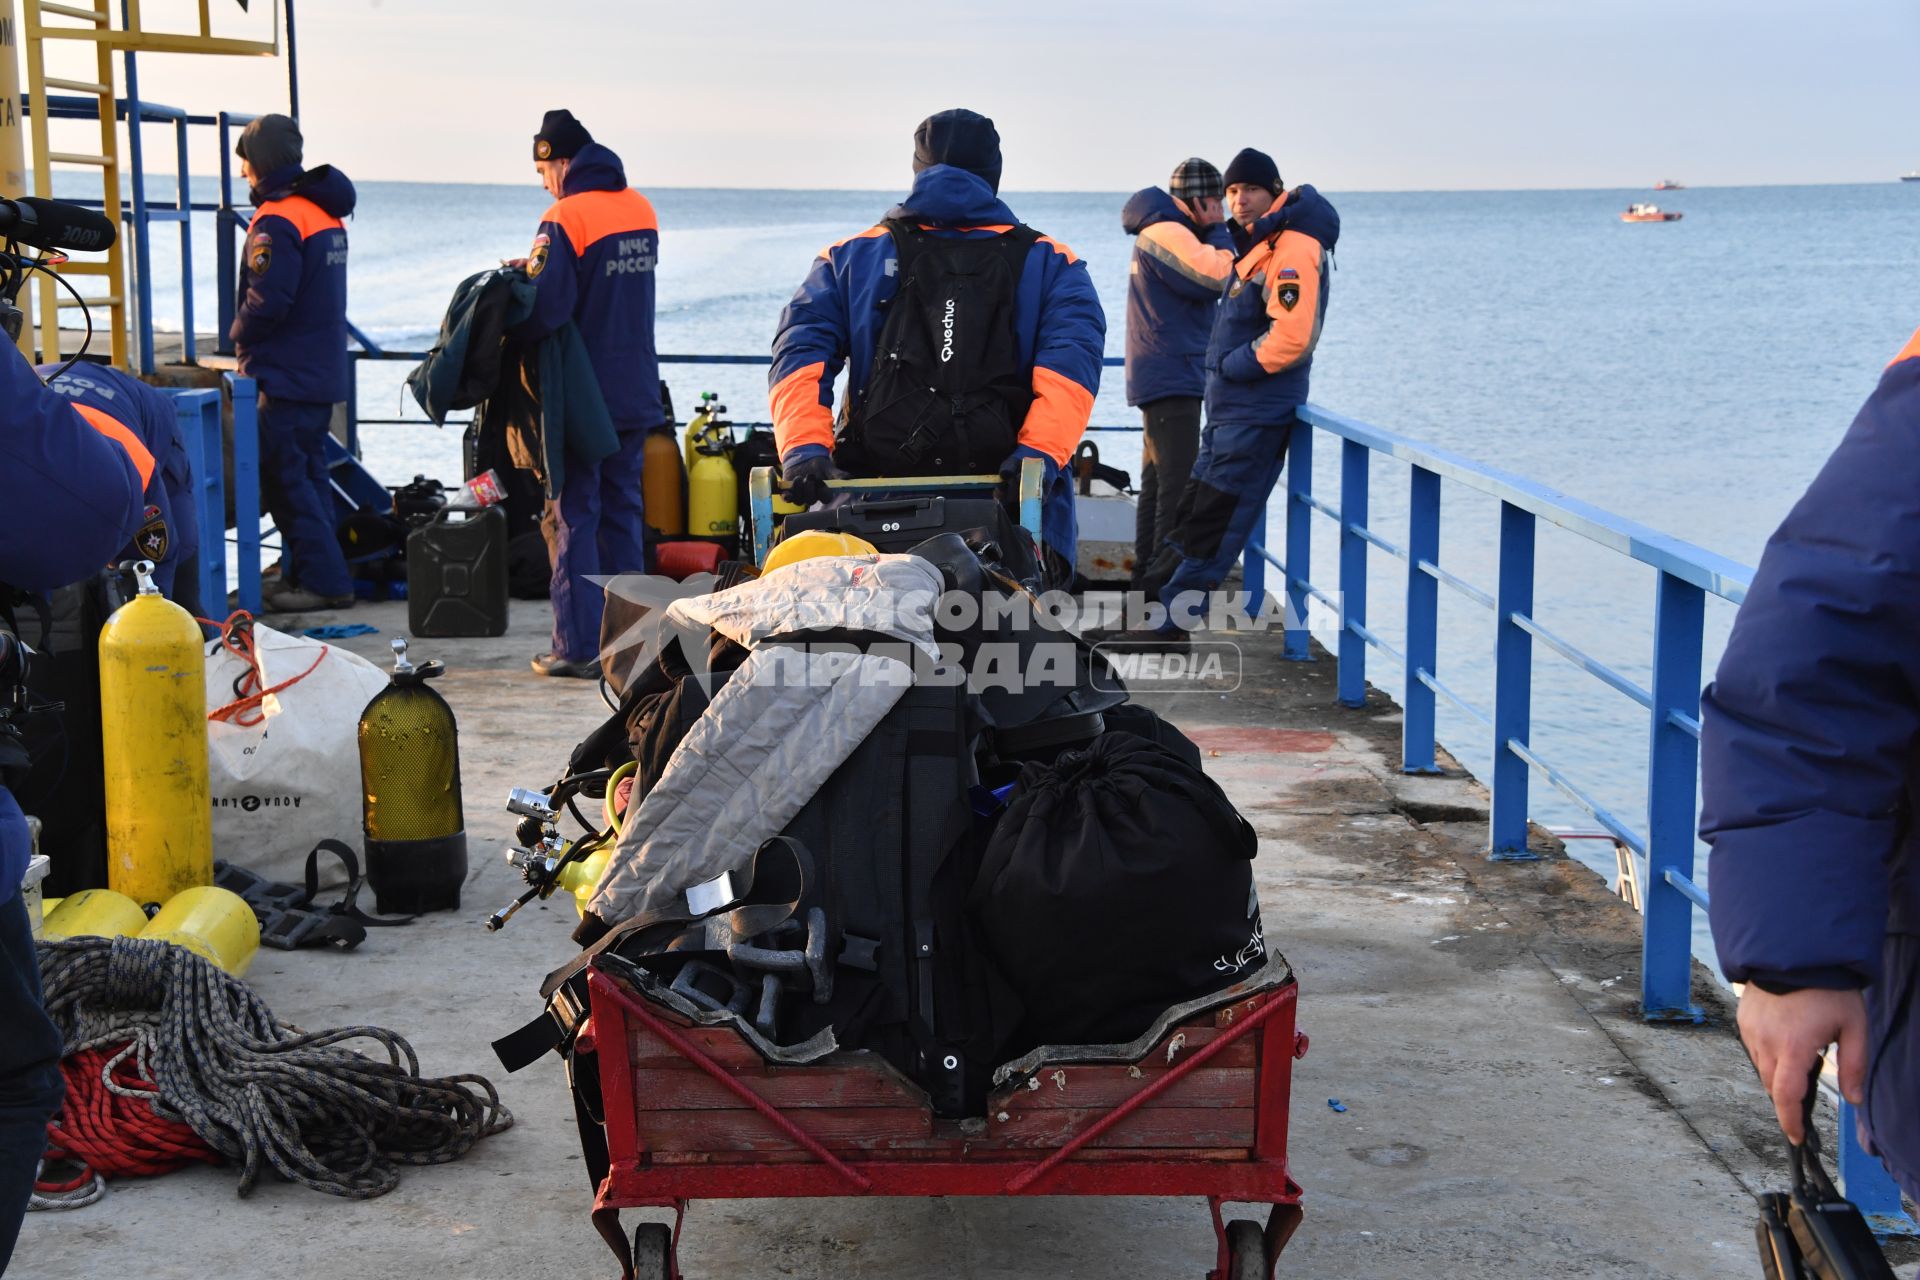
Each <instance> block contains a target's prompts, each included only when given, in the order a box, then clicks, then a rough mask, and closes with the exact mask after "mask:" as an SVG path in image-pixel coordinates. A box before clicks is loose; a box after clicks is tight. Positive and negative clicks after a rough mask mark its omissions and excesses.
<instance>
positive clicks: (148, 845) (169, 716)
mask: <svg viewBox="0 0 1920 1280" xmlns="http://www.w3.org/2000/svg"><path fill="white" fill-rule="evenodd" d="M141 566H142V568H141V571H140V577H141V582H140V594H139V595H137V596H135V597H134V598H133V599H131V600H129V601H128V602H127V603H126V604H124V605H121V606H120V608H119V609H117V610H115V611H114V614H113V616H112V617H111V618H109V619H107V625H106V626H105V627H103V628H102V629H101V631H100V729H101V751H102V755H103V757H104V775H105V782H106V799H107V884H108V885H109V886H111V887H112V888H113V889H115V890H117V891H119V892H121V893H124V894H126V895H127V896H128V897H130V898H132V899H133V900H134V901H135V902H140V903H148V902H160V903H164V902H166V901H167V900H168V899H169V898H171V897H173V895H174V894H176V893H179V892H180V891H181V890H183V889H191V888H194V887H196V886H199V885H210V884H212V883H213V802H212V792H211V789H210V788H209V786H208V782H207V694H206V655H205V653H204V651H203V650H202V649H201V640H200V628H199V627H198V626H197V625H195V623H194V621H193V616H192V615H191V614H189V613H188V612H187V611H186V610H185V609H182V608H181V607H180V606H179V605H177V604H175V603H173V602H172V601H171V600H168V599H167V598H166V597H165V596H163V595H161V594H160V592H159V590H158V589H157V588H155V587H154V585H153V582H152V580H151V579H150V578H148V577H147V576H146V575H147V574H148V573H151V572H152V570H153V566H152V565H151V564H150V563H148V562H146V561H142V562H141Z"/></svg>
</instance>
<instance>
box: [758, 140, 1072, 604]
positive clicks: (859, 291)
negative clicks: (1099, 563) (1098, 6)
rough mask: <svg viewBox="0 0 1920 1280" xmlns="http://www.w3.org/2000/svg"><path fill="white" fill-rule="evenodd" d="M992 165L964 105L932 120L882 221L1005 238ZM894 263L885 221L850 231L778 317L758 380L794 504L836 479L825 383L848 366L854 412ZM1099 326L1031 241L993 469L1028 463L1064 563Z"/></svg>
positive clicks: (1063, 254)
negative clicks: (1015, 395)
mask: <svg viewBox="0 0 1920 1280" xmlns="http://www.w3.org/2000/svg"><path fill="white" fill-rule="evenodd" d="M1000 167H1001V160H1000V135H999V132H998V131H997V130H996V129H995V128H994V126H993V121H991V120H989V119H987V118H986V117H985V116H982V115H978V114H976V113H974V112H972V111H967V110H965V109H956V110H951V111H942V112H939V113H937V114H935V115H933V116H930V117H928V118H927V119H926V120H924V121H922V122H921V124H920V127H919V128H918V129H917V130H916V131H915V133H914V156H913V168H914V179H913V189H912V190H911V191H910V192H908V194H907V198H906V199H905V200H903V201H902V202H901V203H900V204H898V205H896V206H894V207H893V208H892V209H890V210H888V212H887V217H888V218H889V219H900V220H902V221H906V222H910V223H915V224H918V225H920V226H922V227H925V228H927V229H929V230H931V231H932V232H934V233H935V234H937V235H942V236H964V237H968V238H975V239H979V238H988V237H993V236H999V235H1005V234H1006V233H1008V232H1010V231H1012V230H1014V229H1015V227H1016V226H1018V224H1019V219H1018V218H1016V217H1015V216H1014V214H1013V211H1012V210H1011V209H1009V208H1008V207H1007V205H1006V203H1005V202H1004V201H1002V200H1001V199H1000V197H999V190H1000ZM897 266H898V260H897V259H896V258H895V256H894V242H893V239H892V236H891V233H890V232H889V231H888V229H887V227H886V226H885V225H884V224H882V225H877V226H873V227H870V228H868V229H867V230H865V231H861V232H858V233H856V234H854V235H852V236H849V237H848V238H847V239H845V240H842V241H840V242H839V243H837V244H833V245H829V246H828V247H827V248H825V249H822V250H821V251H820V254H819V256H818V257H816V258H815V259H814V262H813V269H812V270H811V271H809V272H808V273H807V278H806V279H805V280H804V281H803V282H801V285H800V288H799V291H798V292H796V293H795V294H794V295H793V300H792V301H791V302H789V303H788V304H787V307H786V310H785V311H783V312H782V313H781V315H780V326H779V330H778V332H777V333H776V334H775V335H774V339H773V368H772V370H771V371H770V374H769V385H770V387H771V401H772V407H773V433H774V439H775V442H776V444H777V445H778V447H779V450H780V464H781V474H782V475H783V476H784V478H785V479H786V481H787V484H788V496H789V497H790V498H791V499H792V500H793V501H795V502H797V503H800V504H801V505H802V506H806V505H811V504H812V503H814V502H817V501H821V500H824V498H825V496H826V493H827V490H826V481H827V480H828V479H829V478H830V477H831V476H832V475H833V474H834V464H833V450H834V448H835V443H836V442H835V432H834V416H833V383H834V379H835V378H836V377H838V376H839V374H840V370H841V368H842V367H843V366H845V367H847V369H848V381H847V396H848V401H849V405H848V406H847V407H848V408H851V407H853V406H855V405H857V404H858V403H859V402H860V399H861V397H862V396H863V395H864V394H865V391H866V388H867V385H868V381H869V379H870V377H871V376H872V374H873V371H874V350H875V347H876V345H877V342H878V339H879V336H880V332H881V328H882V326H883V325H884V323H885V320H886V306H887V303H888V302H889V301H890V300H891V299H892V298H893V296H894V294H895V291H896V290H897V288H898V284H899V282H898V280H897V279H896V278H895V271H896V268H897ZM1106 327H1107V326H1106V315H1105V313H1104V312H1103V311H1102V310H1101V307H1100V298H1099V295H1098V294H1096V293H1095V292H1094V288H1093V281H1092V279H1091V278H1090V277H1089V276H1088V274H1087V267H1086V264H1085V263H1084V262H1082V261H1081V260H1080V258H1079V256H1078V255H1076V254H1075V253H1074V252H1073V250H1071V249H1069V248H1068V247H1067V246H1066V245H1064V244H1062V243H1061V242H1060V241H1058V240H1056V239H1054V238H1053V237H1052V236H1045V235H1043V236H1040V237H1039V238H1038V239H1037V240H1036V241H1035V242H1034V244H1033V246H1032V247H1031V248H1030V249H1029V250H1028V251H1027V256H1026V260H1025V263H1024V266H1023V269H1022V270H1021V273H1020V278H1019V284H1018V288H1017V291H1016V293H1015V295H1014V340H1015V343H1016V345H1017V347H1018V354H1019V360H1020V362H1021V364H1022V365H1023V366H1025V367H1026V368H1028V369H1030V370H1031V377H1030V385H1031V388H1032V393H1033V401H1032V404H1031V406H1030V407H1029V408H1028V409H1027V411H1026V414H1025V417H1024V418H1023V419H1022V420H1021V421H1020V424H1019V430H1018V440H1017V443H1016V444H1015V446H1014V448H1013V449H1012V450H1011V451H1010V452H1009V454H1008V455H1007V457H1006V459H1005V461H1004V462H1003V463H1002V464H1001V466H1000V472H1001V474H1002V475H1004V476H1008V477H1012V476H1013V475H1015V474H1016V473H1017V472H1018V470H1019V468H1020V465H1021V463H1022V462H1023V461H1024V460H1025V459H1028V458H1037V459H1039V460H1040V462H1041V463H1042V465H1043V467H1044V480H1045V486H1046V488H1045V495H1046V496H1045V503H1044V508H1043V511H1042V517H1041V538H1042V540H1043V541H1044V542H1045V543H1046V545H1047V547H1048V549H1049V551H1050V552H1052V553H1053V554H1054V555H1056V556H1058V557H1062V558H1064V562H1065V565H1066V566H1068V567H1070V566H1071V565H1072V564H1073V560H1074V550H1075V547H1074V544H1075V542H1076V528H1075V521H1074V509H1073V486H1072V484H1071V477H1070V476H1069V474H1068V473H1067V471H1066V466H1067V460H1068V459H1069V458H1071V457H1072V456H1073V452H1074V450H1075V449H1076V448H1078V447H1079V444H1080V439H1081V437H1082V436H1083V435H1084V434H1085V432H1086V428H1087V419H1088V417H1089V416H1090V415H1091V414H1092V412H1093V398H1094V394H1095V392H1097V391H1098V390H1099V388H1100V364H1101V358H1102V356H1103V355H1104V353H1105V344H1106ZM843 419H844V411H843Z"/></svg>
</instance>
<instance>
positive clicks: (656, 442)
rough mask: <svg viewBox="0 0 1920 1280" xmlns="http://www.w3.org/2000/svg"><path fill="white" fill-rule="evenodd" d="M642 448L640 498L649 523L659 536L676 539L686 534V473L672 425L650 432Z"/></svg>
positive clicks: (668, 424)
mask: <svg viewBox="0 0 1920 1280" xmlns="http://www.w3.org/2000/svg"><path fill="white" fill-rule="evenodd" d="M641 449H642V452H641V455H640V464H641V472H640V495H641V502H642V503H643V504H644V506H645V511H646V520H647V524H648V525H649V526H650V527H651V528H652V529H653V530H654V531H655V532H657V533H660V534H663V535H665V536H666V537H669V538H677V537H679V536H681V535H682V534H684V533H686V531H687V472H686V468H685V467H684V466H683V465H682V464H681V462H680V444H679V442H678V441H676V440H675V439H674V438H673V424H672V423H671V422H669V423H667V424H666V425H665V426H663V427H656V428H654V429H653V430H652V431H649V432H647V438H646V440H645V441H644V442H643V443H642V446H641Z"/></svg>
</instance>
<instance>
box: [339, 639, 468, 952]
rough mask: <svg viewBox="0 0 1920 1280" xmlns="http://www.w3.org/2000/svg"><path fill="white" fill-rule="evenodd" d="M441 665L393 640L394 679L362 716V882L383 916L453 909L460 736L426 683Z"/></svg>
mask: <svg viewBox="0 0 1920 1280" xmlns="http://www.w3.org/2000/svg"><path fill="white" fill-rule="evenodd" d="M445 670H446V668H445V667H443V666H441V664H440V663H438V662H426V663H422V664H421V665H420V666H418V667H416V666H414V665H413V663H411V662H409V661H407V642H406V640H405V639H404V638H402V637H399V636H395V637H394V639H393V679H392V683H390V684H389V685H388V686H387V687H386V688H385V689H382V690H381V691H380V692H379V693H377V694H375V695H374V698H373V701H371V702H369V703H368V704H367V708H366V710H365V711H362V712H361V713H360V791H361V799H362V806H363V807H362V816H363V819H364V822H365V829H366V837H367V883H368V884H369V885H371V886H373V894H374V902H375V904H376V905H377V908H378V910H379V911H380V912H381V913H382V914H389V913H399V914H403V915H414V914H418V913H419V912H422V911H455V910H458V909H459V907H460V886H461V884H462V883H463V882H464V881H465V880H466V878H467V833H466V816H465V814H464V812H463V810H462V807H461V802H460V742H459V736H458V730H457V726H456V725H455V723H454V719H453V708H452V707H449V706H448V705H447V702H446V699H444V698H442V697H441V696H440V695H439V694H437V693H435V692H434V691H433V690H432V689H429V688H428V687H427V686H426V682H427V681H428V680H431V679H433V678H434V677H436V676H439V675H440V674H442V673H443V672H444V671H445Z"/></svg>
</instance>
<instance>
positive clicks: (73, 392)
mask: <svg viewBox="0 0 1920 1280" xmlns="http://www.w3.org/2000/svg"><path fill="white" fill-rule="evenodd" d="M60 369H61V366H60V365H57V364H47V365H42V366H40V368H39V369H37V370H36V372H37V373H39V375H40V376H41V377H42V378H48V379H51V380H50V381H49V382H48V383H47V388H48V390H51V391H57V392H59V393H60V394H61V395H63V396H65V397H67V400H68V402H69V403H71V404H72V405H73V407H74V408H75V409H77V410H78V411H79V412H80V415H81V416H82V417H84V418H86V419H87V420H88V421H89V422H98V421H102V420H106V421H111V422H112V423H115V424H117V425H118V426H120V427H123V428H124V429H126V430H127V431H130V432H132V433H133V434H134V435H136V436H138V437H139V439H140V443H141V444H142V445H144V446H145V447H146V449H147V452H149V453H151V454H152V455H153V458H154V472H153V479H152V480H150V481H149V482H148V484H147V489H146V494H145V498H146V506H145V509H144V510H143V512H142V518H141V522H140V529H139V531H138V532H137V533H135V534H134V536H133V541H132V542H131V543H130V544H128V546H126V547H125V548H124V549H123V550H122V551H121V553H120V554H119V555H118V556H116V557H114V558H115V560H116V561H121V562H124V561H127V560H151V561H152V562H153V581H154V585H155V586H157V587H159V588H160V590H161V591H162V592H163V593H164V594H165V595H166V597H167V598H168V599H169V600H172V601H173V602H174V603H175V604H177V605H179V606H180V607H181V608H183V609H185V610H186V611H187V612H188V613H191V614H193V615H194V616H195V617H203V616H210V615H207V614H206V611H205V610H204V609H203V608H202V607H201V601H200V569H199V553H200V513H199V508H198V505H197V504H196V503H195V501H194V496H195V495H194V492H193V462H192V460H191V458H190V456H189V455H188V453H187V445H186V441H185V440H184V439H182V438H181V435H180V416H179V414H178V413H176V412H175V410H174V405H173V401H172V400H170V399H168V398H167V396H166V395H165V394H163V393H162V392H160V391H157V390H155V389H154V388H153V387H150V386H148V385H147V384H146V383H144V382H142V381H141V380H140V379H138V378H136V377H134V376H133V375H132V374H130V373H126V372H124V371H122V370H120V369H115V368H112V367H110V366H108V365H100V364H75V365H72V366H70V367H68V368H67V369H66V372H64V373H61V372H59V371H60ZM56 374H58V376H57V377H56V376H55V375H56Z"/></svg>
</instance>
